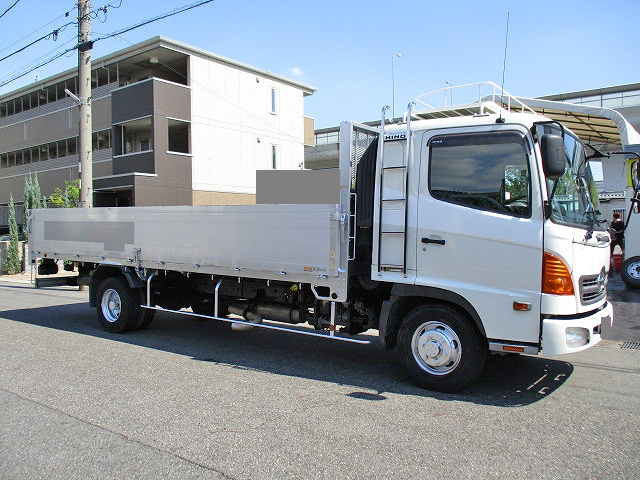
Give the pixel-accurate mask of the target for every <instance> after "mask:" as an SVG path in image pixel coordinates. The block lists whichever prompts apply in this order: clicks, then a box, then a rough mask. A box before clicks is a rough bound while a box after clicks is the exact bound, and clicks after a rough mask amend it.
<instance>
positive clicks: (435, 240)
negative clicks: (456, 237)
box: [422, 237, 446, 245]
mask: <svg viewBox="0 0 640 480" xmlns="http://www.w3.org/2000/svg"><path fill="white" fill-rule="evenodd" d="M422 243H435V244H436V245H444V244H445V243H446V242H445V241H444V240H442V239H438V238H428V237H422Z"/></svg>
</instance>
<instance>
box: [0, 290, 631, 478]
mask: <svg viewBox="0 0 640 480" xmlns="http://www.w3.org/2000/svg"><path fill="white" fill-rule="evenodd" d="M86 298H87V293H86V292H78V291H77V290H71V289H62V288H56V289H42V290H34V289H32V288H30V287H29V286H27V285H21V284H15V283H14V284H11V283H7V282H3V281H2V280H1V279H0V478H3V479H32V478H47V479H49V478H61V479H62V478H64V479H68V478H82V479H91V478H96V479H98V478H99V479H109V478H179V479H189V478H234V479H245V478H246V479H261V478H269V479H275V478H277V479H280V478H287V477H288V478H331V479H334V478H431V477H435V478H460V477H462V478H470V477H473V478H482V477H525V478H526V477H536V478H563V479H564V478H580V479H582V478H603V477H610V478H638V477H639V476H640V456H639V455H638V449H639V446H640V433H639V428H638V427H639V425H640V366H639V365H640V350H636V349H633V348H621V344H620V342H614V341H603V342H601V343H600V344H599V345H598V346H596V347H594V348H592V349H590V350H587V351H585V352H582V353H579V354H573V355H570V356H564V357H557V358H553V359H545V358H538V357H528V356H508V357H493V358H492V359H491V360H490V361H489V364H488V367H487V369H486V370H485V372H484V373H483V375H482V376H481V378H480V379H479V380H478V381H477V382H476V383H475V384H474V385H472V386H471V387H470V388H469V389H467V390H466V391H463V392H460V393H457V394H440V393H433V392H429V391H424V390H420V389H418V388H416V387H414V386H412V385H411V384H410V383H409V382H408V380H407V378H406V376H405V374H404V372H403V371H402V369H400V368H399V367H398V366H397V360H396V358H395V356H394V355H392V354H389V353H386V352H384V351H383V350H381V349H380V348H379V347H378V346H376V345H351V344H341V343H338V342H330V341H328V340H323V339H314V338H306V337H301V336H295V335H290V334H283V333H278V332H271V331H264V330H257V329H256V330H252V331H249V332H233V331H231V330H230V329H229V328H228V326H226V325H221V324H219V323H217V322H213V321H211V322H210V321H201V320H193V319H188V318H183V317H178V316H175V315H169V314H160V315H158V316H157V318H156V320H154V323H153V324H152V325H151V327H150V328H149V329H148V330H145V331H139V332H133V333H129V334H126V335H115V334H109V333H106V332H104V331H102V330H101V329H100V328H99V326H98V323H97V320H96V318H95V312H94V311H93V310H91V309H89V307H88V305H87V300H86ZM631 303H632V302H631ZM636 320H637V317H636ZM630 325H631V326H633V325H632V322H630Z"/></svg>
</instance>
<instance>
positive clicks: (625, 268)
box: [620, 257, 640, 288]
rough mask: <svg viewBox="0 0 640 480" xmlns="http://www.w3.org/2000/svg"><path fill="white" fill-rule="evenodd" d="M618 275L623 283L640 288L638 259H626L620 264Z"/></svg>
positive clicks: (639, 259)
mask: <svg viewBox="0 0 640 480" xmlns="http://www.w3.org/2000/svg"><path fill="white" fill-rule="evenodd" d="M620 275H621V276H622V280H624V283H626V284H627V285H629V286H630V287H635V288H639V287H640V257H631V258H627V259H626V260H625V261H624V262H623V263H622V269H621V270H620Z"/></svg>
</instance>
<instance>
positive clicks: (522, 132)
mask: <svg viewBox="0 0 640 480" xmlns="http://www.w3.org/2000/svg"><path fill="white" fill-rule="evenodd" d="M420 149H421V153H420V185H419V188H418V191H419V195H418V199H417V219H416V220H417V222H416V223H417V229H416V234H417V235H416V237H417V238H416V245H417V248H416V284H419V285H426V286H432V287H437V288H440V289H444V290H447V291H450V292H453V293H455V294H457V295H459V296H461V297H463V298H464V299H465V300H466V301H468V302H469V303H470V304H471V305H472V306H473V308H474V309H475V310H476V312H477V313H478V315H479V316H480V319H481V320H482V323H483V325H484V328H485V331H486V334H487V337H488V338H489V339H494V340H503V341H517V342H528V343H533V344H537V343H538V342H539V339H540V296H541V295H540V289H541V277H542V252H543V213H542V201H541V195H540V186H539V181H538V180H537V178H538V177H537V168H535V165H536V164H535V161H534V160H535V158H534V150H533V147H532V142H531V141H530V137H528V134H527V130H526V129H525V128H523V127H519V126H509V125H501V126H497V125H495V124H494V125H491V126H487V127H482V128H477V129H475V130H474V131H472V132H467V133H459V130H456V129H449V130H440V131H429V132H425V133H424V134H423V137H422V141H421V145H420Z"/></svg>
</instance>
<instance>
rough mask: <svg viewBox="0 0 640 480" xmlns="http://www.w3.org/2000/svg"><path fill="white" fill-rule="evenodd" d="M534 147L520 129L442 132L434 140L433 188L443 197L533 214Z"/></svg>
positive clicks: (431, 153)
mask: <svg viewBox="0 0 640 480" xmlns="http://www.w3.org/2000/svg"><path fill="white" fill-rule="evenodd" d="M528 151H529V148H528V146H527V142H526V139H525V137H524V136H523V135H521V134H519V133H517V132H490V133H478V134H475V133H474V134H462V135H442V136H436V137H433V138H432V139H431V141H430V142H429V159H430V161H429V162H430V163H429V191H430V193H431V196H433V197H434V198H436V199H438V200H442V201H445V202H449V203H454V204H457V205H461V206H464V207H468V208H475V209H478V210H486V211H492V212H497V213H501V214H505V215H511V216H516V217H529V216H531V175H530V172H529V157H528V153H527V152H528Z"/></svg>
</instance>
